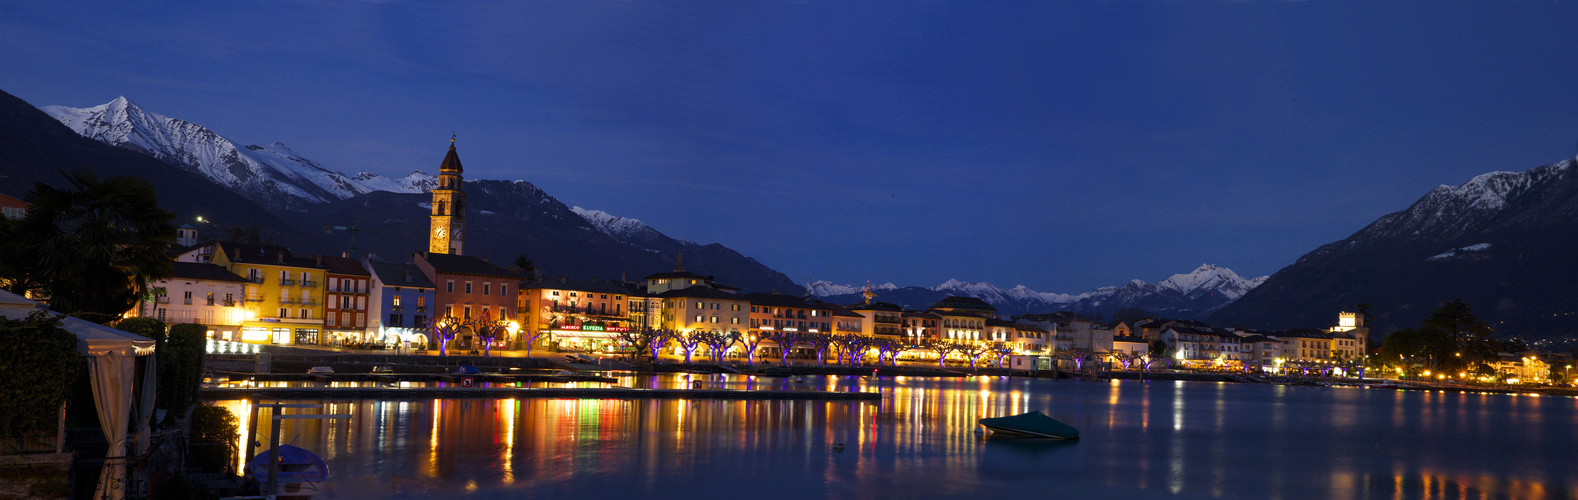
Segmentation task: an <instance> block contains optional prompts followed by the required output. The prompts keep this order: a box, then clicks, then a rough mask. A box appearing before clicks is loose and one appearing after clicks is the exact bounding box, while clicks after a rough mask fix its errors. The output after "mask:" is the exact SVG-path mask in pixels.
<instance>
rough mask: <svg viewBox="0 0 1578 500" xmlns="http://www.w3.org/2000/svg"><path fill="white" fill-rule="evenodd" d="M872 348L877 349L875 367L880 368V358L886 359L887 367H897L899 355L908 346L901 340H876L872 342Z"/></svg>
mask: <svg viewBox="0 0 1578 500" xmlns="http://www.w3.org/2000/svg"><path fill="white" fill-rule="evenodd" d="M872 347H876V348H877V366H882V358H887V359H888V366H898V365H899V360H898V358H899V353H902V352H904V351H905V350H906V349H907V348H908V347H909V346H908V345H907V344H905V343H904V341H903V340H899V339H895V338H878V339H876V340H875V341H874V342H872Z"/></svg>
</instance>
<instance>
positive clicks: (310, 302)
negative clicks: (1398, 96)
mask: <svg viewBox="0 0 1578 500" xmlns="http://www.w3.org/2000/svg"><path fill="white" fill-rule="evenodd" d="M299 304H301V305H304V306H315V305H318V301H317V300H314V299H301V302H299Z"/></svg>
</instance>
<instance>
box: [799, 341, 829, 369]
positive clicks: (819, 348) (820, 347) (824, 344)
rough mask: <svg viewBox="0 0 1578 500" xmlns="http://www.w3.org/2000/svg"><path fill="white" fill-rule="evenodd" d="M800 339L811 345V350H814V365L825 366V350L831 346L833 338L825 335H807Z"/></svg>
mask: <svg viewBox="0 0 1578 500" xmlns="http://www.w3.org/2000/svg"><path fill="white" fill-rule="evenodd" d="M800 339H801V340H803V341H805V343H807V344H811V348H812V349H816V364H817V365H818V366H827V348H828V347H829V346H831V345H833V336H832V335H830V334H826V333H807V334H804V335H801V337H800Z"/></svg>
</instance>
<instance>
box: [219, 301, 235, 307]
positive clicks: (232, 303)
mask: <svg viewBox="0 0 1578 500" xmlns="http://www.w3.org/2000/svg"><path fill="white" fill-rule="evenodd" d="M219 303H221V304H224V305H225V307H235V306H236V301H234V300H222V301H220V302H219Z"/></svg>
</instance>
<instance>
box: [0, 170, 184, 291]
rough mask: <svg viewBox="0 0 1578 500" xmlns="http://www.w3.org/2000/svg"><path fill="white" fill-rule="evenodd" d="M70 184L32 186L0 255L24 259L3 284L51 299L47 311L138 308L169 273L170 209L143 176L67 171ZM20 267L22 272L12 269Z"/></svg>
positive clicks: (18, 260) (172, 237) (172, 238)
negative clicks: (140, 299) (101, 175)
mask: <svg viewBox="0 0 1578 500" xmlns="http://www.w3.org/2000/svg"><path fill="white" fill-rule="evenodd" d="M65 177H66V184H67V186H66V187H65V188H64V189H59V188H55V187H53V186H49V185H46V184H43V183H36V184H34V186H33V191H32V192H31V193H28V195H27V202H28V204H29V205H31V207H30V208H29V210H28V216H27V218H26V219H24V220H22V221H20V222H21V223H20V224H18V225H16V226H14V227H12V228H10V229H9V230H8V232H10V233H12V234H10V235H7V236H15V237H16V238H17V239H18V241H19V242H20V243H18V244H13V245H7V246H5V247H4V249H3V251H6V252H7V253H8V255H4V256H0V260H8V261H11V262H13V263H22V264H21V265H18V266H16V267H13V268H11V269H9V270H8V271H10V274H12V275H10V276H5V277H4V278H0V281H4V282H5V284H6V286H7V289H9V290H11V291H13V292H17V293H25V292H35V293H38V294H40V295H44V296H47V297H49V304H50V307H51V308H52V309H55V310H57V311H61V312H65V313H68V314H72V315H77V316H83V317H87V318H89V319H93V320H100V321H102V320H107V319H109V318H113V317H116V316H119V315H121V314H122V313H124V312H126V310H128V309H131V308H132V307H133V306H134V305H136V301H137V298H138V297H141V296H143V295H144V294H146V293H147V292H148V289H149V287H148V283H149V282H151V281H156V280H160V279H164V278H168V277H170V275H171V264H170V262H171V261H170V258H169V257H167V256H166V255H165V249H166V248H167V247H168V246H169V245H170V244H171V243H173V242H174V241H175V237H176V231H175V227H174V226H171V225H170V220H171V219H173V218H174V217H175V214H174V213H172V212H169V211H166V210H163V209H161V208H159V200H158V196H157V195H156V194H155V192H154V189H153V186H152V185H151V184H149V183H148V181H145V180H142V179H138V178H135V177H109V178H105V179H100V178H99V177H98V176H97V175H95V174H94V173H93V172H92V171H89V170H79V171H77V172H75V173H72V174H69V175H66V176H65ZM18 272H20V274H21V275H20V276H19V275H17V273H18Z"/></svg>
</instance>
